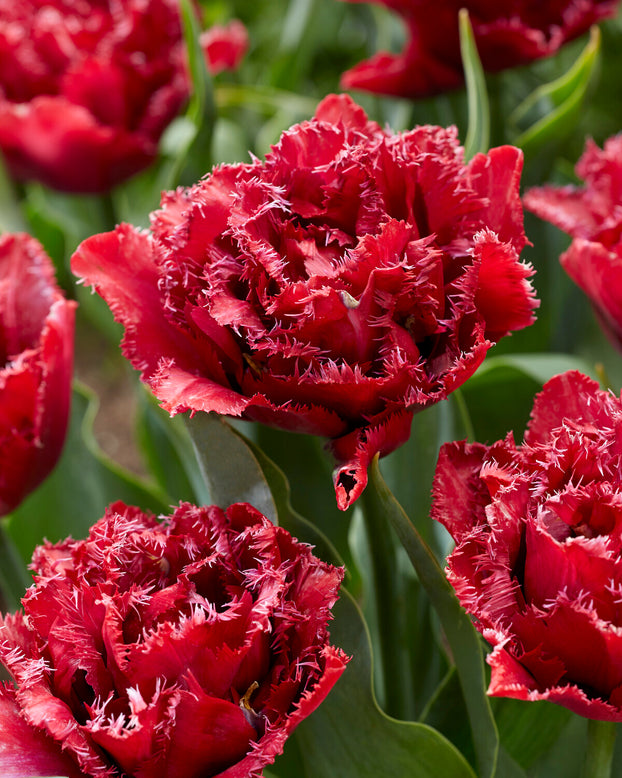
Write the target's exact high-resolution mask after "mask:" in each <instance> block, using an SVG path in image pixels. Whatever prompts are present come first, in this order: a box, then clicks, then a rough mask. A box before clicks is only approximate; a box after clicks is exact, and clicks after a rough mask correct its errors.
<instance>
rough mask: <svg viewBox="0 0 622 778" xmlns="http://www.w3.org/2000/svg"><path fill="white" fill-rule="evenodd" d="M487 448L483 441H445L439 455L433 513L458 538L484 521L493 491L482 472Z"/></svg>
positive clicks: (433, 494)
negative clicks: (488, 486)
mask: <svg viewBox="0 0 622 778" xmlns="http://www.w3.org/2000/svg"><path fill="white" fill-rule="evenodd" d="M486 452H487V448H486V446H483V445H481V444H480V443H466V442H464V441H462V442H454V443H445V445H443V446H442V448H441V450H440V453H439V455H438V462H437V465H436V473H435V475H434V485H433V487H432V496H433V508H432V514H431V515H432V518H433V519H436V521H440V522H441V524H443V525H444V526H445V528H446V529H447V530H448V531H449V533H450V534H451V536H452V537H453V538H454V539H455V540H457V541H460V540H461V539H462V537H463V536H465V535H466V534H468V533H469V532H470V531H471V530H472V529H473V528H474V527H476V526H478V525H480V524H482V523H483V521H484V508H485V507H486V505H487V504H488V502H489V493H488V489H487V488H486V485H485V484H484V483H482V482H481V480H480V478H479V474H480V471H481V469H482V464H483V462H484V457H485V454H486Z"/></svg>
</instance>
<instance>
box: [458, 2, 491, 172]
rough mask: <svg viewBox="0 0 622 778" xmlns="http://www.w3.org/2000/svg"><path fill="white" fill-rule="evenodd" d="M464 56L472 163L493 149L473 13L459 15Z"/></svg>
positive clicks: (467, 150)
mask: <svg viewBox="0 0 622 778" xmlns="http://www.w3.org/2000/svg"><path fill="white" fill-rule="evenodd" d="M458 18H459V27H460V55H461V57H462V66H463V68H464V77H465V80H466V89H467V100H468V112H469V126H468V131H467V135H466V140H465V142H464V156H465V159H467V160H469V159H471V158H472V157H474V156H475V155H476V154H477V153H478V152H481V153H483V154H484V153H486V152H487V151H488V148H489V146H490V107H489V104H488V93H487V91H486V78H485V77H484V70H483V68H482V63H481V62H480V58H479V54H478V53H477V44H476V43H475V36H474V35H473V27H472V26H471V21H470V19H469V12H468V11H467V9H466V8H462V9H461V10H460V12H459V16H458Z"/></svg>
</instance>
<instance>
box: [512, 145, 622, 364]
mask: <svg viewBox="0 0 622 778" xmlns="http://www.w3.org/2000/svg"><path fill="white" fill-rule="evenodd" d="M621 148H622V136H615V137H613V138H609V139H608V140H607V141H606V142H605V145H604V148H603V149H602V150H601V149H599V148H598V146H596V144H595V143H594V142H593V141H588V142H587V143H586V148H585V152H584V154H583V156H582V157H581V159H580V160H579V162H578V163H577V167H576V170H577V175H578V176H580V177H581V178H584V179H585V186H582V187H571V186H566V187H555V186H546V187H541V188H537V189H532V190H530V191H529V192H527V194H526V195H525V206H526V207H527V208H529V209H530V210H532V211H533V212H534V213H536V214H537V215H538V216H540V217H541V218H543V219H546V220H547V221H550V222H552V223H553V224H555V225H556V226H557V227H559V228H560V229H562V230H564V231H565V232H567V233H568V234H569V235H571V236H572V237H573V238H574V240H573V242H572V244H571V246H570V248H569V249H568V250H567V251H566V252H565V253H564V254H563V255H562V256H561V258H560V261H561V263H562V266H563V267H564V269H565V270H566V272H567V273H568V275H569V276H570V277H571V278H572V280H573V281H574V282H575V283H576V284H577V285H578V286H579V287H580V288H581V289H582V290H583V291H584V292H585V293H586V294H587V296H588V297H589V299H590V301H591V303H592V305H593V306H594V310H595V312H596V316H597V318H598V320H599V323H600V324H601V326H602V328H603V330H604V331H605V334H606V335H607V336H608V337H609V338H610V340H611V342H612V343H613V345H614V346H615V347H616V348H617V349H618V350H622V259H621V257H622V250H621V246H622V164H621V163H620V149H621Z"/></svg>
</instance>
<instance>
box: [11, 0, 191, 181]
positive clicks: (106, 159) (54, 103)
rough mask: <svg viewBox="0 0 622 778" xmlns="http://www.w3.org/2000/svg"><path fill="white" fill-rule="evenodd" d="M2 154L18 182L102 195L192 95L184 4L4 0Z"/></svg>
mask: <svg viewBox="0 0 622 778" xmlns="http://www.w3.org/2000/svg"><path fill="white" fill-rule="evenodd" d="M0 49H1V50H2V54H1V56H0V149H1V150H2V153H3V154H4V156H5V158H6V161H7V163H8V166H9V168H10V170H11V172H12V173H13V175H14V176H15V177H17V178H18V179H22V180H29V179H36V180H38V181H42V182H43V183H45V184H47V185H48V186H51V187H54V188H55V189H61V190H64V191H69V192H102V191H106V190H107V189H110V187H112V186H114V185H115V184H118V183H119V182H121V181H123V180H124V179H126V178H128V177H129V176H131V175H133V174H134V173H136V172H138V171H139V170H141V169H142V168H144V167H146V166H147V165H148V164H149V163H151V162H152V161H153V160H154V159H155V156H156V152H157V144H158V140H159V138H160V135H161V134H162V132H163V130H164V129H165V128H166V126H167V125H168V124H169V122H171V121H172V119H173V118H174V117H175V116H176V115H177V113H178V112H179V111H180V109H181V108H182V106H183V104H184V103H185V102H186V99H187V96H188V80H187V75H186V64H185V51H184V45H183V39H182V32H181V23H180V18H179V5H178V2H177V0H150V2H149V3H144V2H142V0H100V2H87V1H86V0H76V2H65V0H51V1H50V2H46V3H41V2H37V1H36V0H0Z"/></svg>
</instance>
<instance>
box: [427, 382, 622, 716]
mask: <svg viewBox="0 0 622 778" xmlns="http://www.w3.org/2000/svg"><path fill="white" fill-rule="evenodd" d="M432 515H433V517H434V518H435V519H437V520H438V521H440V522H442V523H443V524H444V525H445V527H446V528H447V529H448V530H449V532H450V533H451V535H452V536H453V538H454V540H455V541H456V548H455V550H454V551H453V553H452V554H451V555H450V556H449V558H448V563H447V565H448V566H447V574H448V577H449V580H450V582H451V583H452V585H453V587H454V588H455V590H456V593H457V595H458V598H459V599H460V601H461V603H462V605H463V606H464V608H465V609H466V610H467V611H468V612H469V613H470V614H471V615H472V616H473V617H474V619H475V624H476V626H477V628H478V629H479V630H480V632H481V633H482V634H483V635H484V637H485V638H486V639H487V640H488V641H489V642H490V643H491V645H492V646H494V650H493V652H492V653H491V654H490V656H489V657H488V662H489V664H490V665H491V667H492V675H491V681H490V688H489V694H492V695H497V696H506V697H515V698H517V699H524V700H550V701H551V702H555V703H558V704H560V705H563V706H565V707H567V708H570V709H571V710H573V711H575V712H576V713H579V714H581V715H583V716H587V717H589V718H593V719H602V720H610V721H622V606H621V602H622V600H621V597H620V595H621V593H622V563H621V561H620V559H621V557H620V552H621V551H622V401H621V400H620V399H619V398H617V397H615V396H614V395H612V394H610V393H608V392H604V391H601V390H600V389H599V388H598V385H597V384H596V382H595V381H592V380H591V379H589V378H587V377H586V376H583V375H581V374H580V373H576V372H571V373H565V374H563V375H559V376H556V377H555V378H553V379H551V380H550V381H549V382H548V383H547V384H546V385H545V387H544V389H543V390H542V392H541V393H540V394H539V395H538V396H537V398H536V400H535V403H534V408H533V412H532V415H531V421H530V423H529V428H528V430H527V432H526V434H525V440H524V442H523V444H522V445H518V446H517V445H516V444H515V443H514V440H513V438H512V436H511V435H509V436H508V437H507V438H506V439H505V440H502V441H498V442H496V443H494V444H493V445H491V446H484V445H481V444H479V443H474V444H468V443H465V442H461V443H450V444H446V445H445V446H444V447H443V448H442V449H441V453H440V456H439V461H438V466H437V471H436V476H435V482H434V503H433V508H432Z"/></svg>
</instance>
